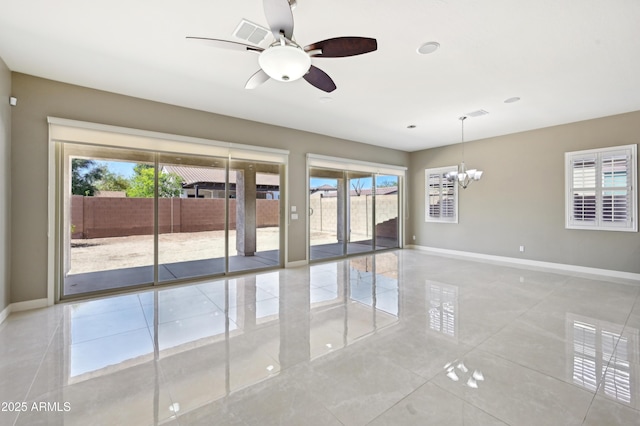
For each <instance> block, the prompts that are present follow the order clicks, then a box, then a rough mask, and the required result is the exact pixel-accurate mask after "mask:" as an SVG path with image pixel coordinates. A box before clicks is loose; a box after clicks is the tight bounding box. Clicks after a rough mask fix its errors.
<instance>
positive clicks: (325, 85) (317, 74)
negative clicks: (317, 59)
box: [303, 65, 336, 93]
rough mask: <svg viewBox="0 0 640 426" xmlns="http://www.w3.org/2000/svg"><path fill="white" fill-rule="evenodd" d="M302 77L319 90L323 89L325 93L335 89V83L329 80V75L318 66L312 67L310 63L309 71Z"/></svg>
mask: <svg viewBox="0 0 640 426" xmlns="http://www.w3.org/2000/svg"><path fill="white" fill-rule="evenodd" d="M303 78H304V79H305V80H307V82H308V83H309V84H311V85H312V86H315V87H317V88H318V89H320V90H324V91H325V92H327V93H329V92H333V91H334V90H336V84H335V83H334V82H333V80H331V77H329V75H328V74H327V73H326V72H324V71H322V70H321V69H320V68H318V67H314V66H313V65H311V68H309V72H308V73H306V74H305V75H304V76H303Z"/></svg>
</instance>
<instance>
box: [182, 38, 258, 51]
mask: <svg viewBox="0 0 640 426" xmlns="http://www.w3.org/2000/svg"><path fill="white" fill-rule="evenodd" d="M187 40H190V41H196V42H198V43H202V44H206V45H207V46H211V47H218V48H221V49H231V50H242V51H249V52H262V51H263V50H264V49H263V48H261V47H257V46H252V45H250V44H244V43H236V42H235V41H228V40H218V39H215V38H206V37H187Z"/></svg>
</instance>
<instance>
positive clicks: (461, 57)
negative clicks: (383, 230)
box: [0, 0, 640, 151]
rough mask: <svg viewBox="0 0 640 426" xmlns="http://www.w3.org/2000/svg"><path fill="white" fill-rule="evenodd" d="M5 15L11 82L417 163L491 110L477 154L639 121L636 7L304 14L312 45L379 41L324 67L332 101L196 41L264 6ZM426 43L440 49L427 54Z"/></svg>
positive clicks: (342, 8) (440, 6) (300, 17)
mask: <svg viewBox="0 0 640 426" xmlns="http://www.w3.org/2000/svg"><path fill="white" fill-rule="evenodd" d="M0 10H1V11H2V12H1V13H0V57H2V58H3V59H4V61H5V62H6V64H7V65H8V67H9V68H10V69H11V70H12V71H16V72H21V73H26V74H31V75H35V76H39V77H44V78H48V79H53V80H58V81H62V82H68V83H73V84H77V85H81V86H87V87H91V88H96V89H102V90H106V91H110V92H115V93H122V94H126V95H130V96H135V97H140V98H144V99H150V100H154V101H159V102H165V103H169V104H175V105H180V106H184V107H189V108H195V109H199V110H204V111H211V112H215V113H218V114H225V115H230V116H234V117H240V118H245V119H249V120H254V121H259V122H264V123H271V124H275V125H280V126H285V127H290V128H295V129H300V130H306V131H310V132H315V133H321V134H325V135H330V136H335V137H339V138H344V139H350V140H355V141H360V142H364V143H368V144H373V145H381V146H388V147H392V148H397V149H401V150H406V151H416V150H420V149H424V148H429V147H434V146H441V145H447V144H452V143H457V142H459V141H460V122H459V121H458V117H459V116H461V115H464V114H465V113H468V112H471V111H475V110H478V109H484V110H486V111H488V112H489V115H486V116H483V117H477V118H470V119H469V120H467V121H466V123H465V139H466V140H472V139H480V138H485V137H491V136H497V135H503V134H509V133H514V132H519V131H524V130H530V129H535V128H540V127H547V126H552V125H557V124H562V123H569V122H574V121H580V120H585V119H591V118H595V117H601V116H607V115H613V114H619V113H624V112H629V111H636V110H640V24H639V22H640V1H638V0H607V1H605V0H561V1H558V0H536V1H526V2H525V1H517V0H484V1H480V0H404V1H381V0H350V1H343V0H298V6H297V7H296V8H295V10H294V12H293V14H294V19H295V30H294V35H295V38H296V40H297V41H298V43H299V44H301V45H303V46H304V45H307V44H310V43H312V42H315V41H320V40H324V39H327V38H332V37H338V36H364V37H374V38H376V39H377V40H378V50H377V51H376V52H373V53H369V54H366V55H361V56H355V57H349V58H331V59H330V58H315V59H313V64H314V65H316V66H318V67H319V68H321V69H322V70H324V71H325V72H326V73H327V74H329V75H330V76H331V77H332V78H333V80H334V81H335V83H336V85H337V86H338V89H337V90H336V91H334V92H333V93H330V94H326V93H324V92H322V91H320V90H318V89H316V88H314V87H313V86H311V85H309V84H308V83H307V82H305V81H304V80H298V81H295V82H291V83H280V82H276V81H273V80H271V81H268V82H266V83H265V84H264V85H262V86H260V87H259V88H257V89H255V90H245V89H244V84H245V82H246V80H247V79H248V78H249V77H250V76H251V75H252V74H253V73H254V72H255V71H257V70H258V69H259V67H258V58H257V54H254V53H248V52H237V51H230V50H222V49H215V48H211V47H207V46H203V45H201V44H198V43H190V42H188V41H186V40H185V36H188V35H189V36H199V37H211V38H221V39H228V40H236V39H234V38H233V35H232V34H233V32H234V30H235V28H236V27H237V25H238V24H239V23H240V20H241V19H242V18H245V19H247V20H249V21H252V22H255V23H257V24H260V25H263V26H267V23H266V19H265V17H264V13H263V9H262V1H261V0H229V1H221V0H207V1H205V0H191V1H188V2H179V1H168V0H160V1H159V0H135V1H131V0H109V1H104V0H92V1H87V0H59V1H55V2H54V1H51V0H20V1H16V0H0ZM236 41H239V40H236ZM428 41H437V42H438V43H440V45H441V48H440V49H439V50H438V51H436V52H435V53H433V54H431V55H419V54H417V52H416V49H417V48H418V47H419V46H420V45H421V44H422V43H424V42H428ZM513 96H518V97H520V98H521V101H520V102H517V103H512V104H506V103H504V100H505V99H507V98H510V97H513ZM326 97H330V98H331V101H330V102H322V100H323V98H326ZM410 124H413V125H416V126H417V127H416V128H415V129H408V128H407V126H408V125H410Z"/></svg>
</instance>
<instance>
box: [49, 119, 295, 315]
mask: <svg viewBox="0 0 640 426" xmlns="http://www.w3.org/2000/svg"><path fill="white" fill-rule="evenodd" d="M47 121H48V125H49V141H48V152H49V154H48V166H49V173H48V176H49V182H48V229H47V251H48V256H47V304H48V305H53V304H54V303H56V302H58V301H60V300H61V299H62V296H63V294H62V293H63V289H62V285H63V282H62V281H63V278H62V262H63V261H64V253H63V250H64V248H63V247H62V246H63V244H64V241H63V232H64V223H63V221H64V220H65V218H66V216H67V215H68V214H69V213H68V212H66V213H65V212H64V211H63V209H64V203H63V196H64V195H65V193H64V192H63V191H64V189H63V186H64V185H61V183H62V182H63V180H64V179H65V176H64V173H65V171H64V170H65V166H64V164H63V162H64V158H65V157H66V155H65V154H64V145H65V144H66V143H73V144H80V145H90V146H96V147H97V148H99V147H103V148H121V149H129V150H133V151H141V152H147V153H150V154H152V155H153V157H154V165H155V167H154V168H155V175H154V183H155V185H154V213H153V215H154V225H153V226H154V265H153V274H154V282H153V283H150V284H147V285H144V286H143V287H144V288H151V287H156V286H159V285H160V286H162V285H164V284H165V283H161V282H160V281H159V276H158V275H159V273H158V267H159V265H158V260H159V259H158V245H159V241H158V231H159V223H158V203H159V202H158V162H159V160H158V159H159V155H160V154H162V153H172V154H184V155H196V156H197V155H204V156H211V157H218V158H223V159H225V163H226V166H225V171H226V173H225V220H224V223H225V237H224V238H225V256H224V265H225V267H224V268H225V272H224V273H223V274H222V275H225V276H226V275H230V271H229V250H228V239H229V223H230V220H229V212H228V207H229V172H230V168H229V167H230V166H229V164H230V161H231V160H232V159H244V160H252V161H259V162H266V163H273V164H278V165H279V166H280V167H279V168H280V190H279V194H280V196H279V214H280V219H279V225H278V226H279V234H280V238H279V249H278V250H279V258H278V267H283V266H284V265H285V264H286V259H287V258H288V254H287V249H288V247H287V246H288V245H287V241H288V226H286V225H287V224H288V222H287V217H288V215H287V211H286V203H287V199H288V196H287V195H288V187H287V186H288V185H286V183H287V179H286V174H287V173H288V169H289V167H288V166H289V164H288V161H289V151H288V150H283V149H275V148H266V147H260V146H252V145H244V144H237V143H231V142H222V141H216V140H210V139H203V138H195V137H190V136H182V135H174V134H167V133H161V132H153V131H146V130H140V129H132V128H126V127H119V126H111V125H105V124H98V123H90V122H83V121H76V120H68V119H63V118H56V117H48V119H47ZM227 160H228V161H227ZM283 174H284V175H285V176H282V175H283ZM283 184H284V187H283V186H282V185H283ZM264 269H270V267H268V266H266V267H265V268H264ZM257 270H258V269H252V271H257ZM259 270H262V268H261V269H259ZM206 278H207V277H206V276H203V277H198V278H193V279H185V280H180V282H186V281H193V280H197V279H206ZM175 282H176V281H169V282H166V284H171V283H175ZM141 287H142V286H132V287H126V288H122V289H116V290H115V291H97V292H95V293H94V292H91V293H83V294H79V295H77V298H82V297H90V296H95V295H97V294H107V293H114V292H126V291H132V290H138V289H140V288H141ZM73 298H76V296H73ZM65 300H66V297H65Z"/></svg>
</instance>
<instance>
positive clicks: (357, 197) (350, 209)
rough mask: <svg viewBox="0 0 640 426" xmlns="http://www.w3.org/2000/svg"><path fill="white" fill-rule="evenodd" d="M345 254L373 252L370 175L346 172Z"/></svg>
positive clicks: (373, 192)
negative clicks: (347, 184)
mask: <svg viewBox="0 0 640 426" xmlns="http://www.w3.org/2000/svg"><path fill="white" fill-rule="evenodd" d="M347 182H348V183H349V191H348V192H345V195H347V194H348V195H347V197H346V200H347V201H346V202H347V219H348V220H347V222H346V223H347V226H348V229H347V241H348V244H347V254H354V253H365V252H370V251H372V250H373V200H374V197H375V191H374V190H373V176H372V175H371V173H361V172H348V173H347Z"/></svg>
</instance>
